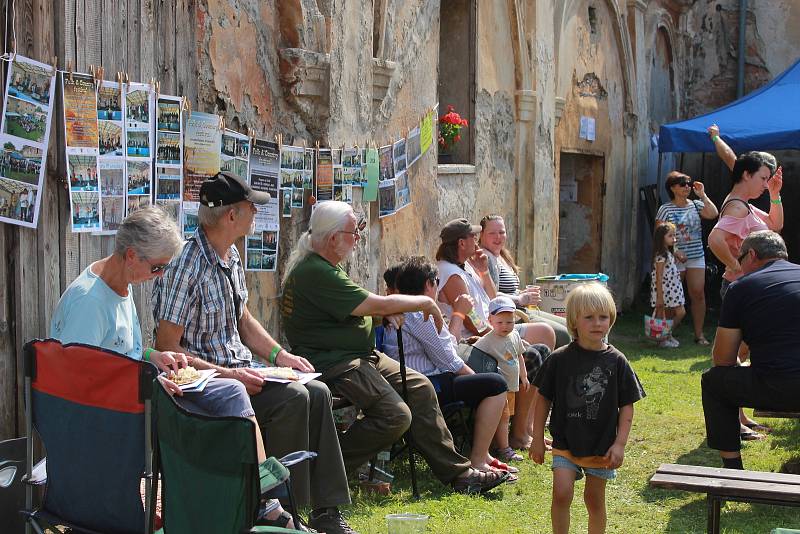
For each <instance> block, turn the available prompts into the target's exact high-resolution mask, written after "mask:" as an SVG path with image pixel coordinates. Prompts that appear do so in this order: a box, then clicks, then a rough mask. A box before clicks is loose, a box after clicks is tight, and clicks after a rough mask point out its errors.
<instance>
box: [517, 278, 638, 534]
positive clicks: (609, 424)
mask: <svg viewBox="0 0 800 534" xmlns="http://www.w3.org/2000/svg"><path fill="white" fill-rule="evenodd" d="M616 316H617V311H616V306H615V304H614V299H613V297H612V296H611V293H609V291H608V289H606V288H605V286H603V285H602V284H599V283H589V284H584V285H581V286H579V287H576V288H575V289H573V290H572V291H571V292H570V293H569V296H568V297H567V328H568V329H569V333H570V335H572V337H573V339H574V341H573V342H572V343H570V344H569V345H567V346H565V347H561V348H560V349H558V350H556V351H555V352H553V354H551V355H550V358H548V359H547V360H545V362H544V364H543V365H542V368H541V369H540V370H539V373H538V374H537V375H536V378H535V379H534V381H533V385H534V386H536V387H538V388H539V390H538V393H537V398H536V401H535V404H534V419H533V443H532V444H531V448H530V450H529V455H530V457H531V459H532V460H533V461H534V462H536V463H538V464H541V463H543V462H544V451H545V442H544V425H545V420H546V419H547V415H548V413H549V412H550V409H551V407H552V413H550V433H551V434H552V436H553V501H552V504H551V507H550V519H551V522H552V525H553V532H554V533H556V534H566V533H568V532H569V523H570V517H569V510H570V505H571V503H572V495H573V492H574V487H575V481H576V480H579V479H581V478H583V475H584V473H585V474H586V475H587V476H586V487H585V488H584V492H583V497H584V502H585V503H586V509H587V511H588V512H589V532H591V533H594V534H597V533H601V532H605V528H606V503H605V489H606V482H607V481H608V480H611V479H613V478H615V477H616V471H615V469H616V468H617V467H619V466H621V465H622V461H623V459H624V457H625V444H626V443H627V441H628V434H629V432H630V429H631V423H632V422H633V403H634V402H636V401H638V400H639V399H641V398H643V397H644V395H645V393H644V390H643V389H642V385H641V384H640V383H639V379H638V378H637V376H636V373H634V372H633V369H631V367H630V364H628V360H627V359H625V355H623V354H622V353H621V352H619V351H618V350H617V349H615V348H614V347H613V346H611V345H609V344H607V343H606V342H605V339H606V336H607V335H608V332H609V330H611V327H612V326H613V324H614V321H615V319H616Z"/></svg>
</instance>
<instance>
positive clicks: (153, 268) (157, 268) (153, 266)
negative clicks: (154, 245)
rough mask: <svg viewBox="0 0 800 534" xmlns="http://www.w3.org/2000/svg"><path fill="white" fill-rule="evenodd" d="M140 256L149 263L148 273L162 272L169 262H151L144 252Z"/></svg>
mask: <svg viewBox="0 0 800 534" xmlns="http://www.w3.org/2000/svg"><path fill="white" fill-rule="evenodd" d="M142 258H144V261H146V262H147V263H148V264H149V265H150V274H158V273H160V272H163V271H164V269H166V268H167V267H169V262H167V263H153V262H151V261H150V260H149V259H148V258H147V256H145V255H144V254H142Z"/></svg>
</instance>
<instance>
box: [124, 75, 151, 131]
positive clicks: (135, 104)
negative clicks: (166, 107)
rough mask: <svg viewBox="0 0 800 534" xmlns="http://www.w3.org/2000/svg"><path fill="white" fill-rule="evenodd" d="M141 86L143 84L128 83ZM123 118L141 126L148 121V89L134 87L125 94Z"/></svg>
mask: <svg viewBox="0 0 800 534" xmlns="http://www.w3.org/2000/svg"><path fill="white" fill-rule="evenodd" d="M130 85H131V86H137V87H142V85H143V84H130ZM125 111H126V113H125V118H126V119H127V121H128V122H135V123H139V124H141V125H142V126H144V125H147V124H149V123H150V90H149V88H147V89H145V88H142V89H134V90H133V91H129V92H128V94H127V95H125Z"/></svg>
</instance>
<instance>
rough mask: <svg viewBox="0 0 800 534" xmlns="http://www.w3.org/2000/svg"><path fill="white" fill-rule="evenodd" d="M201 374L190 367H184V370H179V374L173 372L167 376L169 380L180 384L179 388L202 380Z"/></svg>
mask: <svg viewBox="0 0 800 534" xmlns="http://www.w3.org/2000/svg"><path fill="white" fill-rule="evenodd" d="M200 376H201V375H200V372H199V371H198V370H197V369H195V368H194V367H192V366H191V365H189V366H188V367H184V368H182V369H178V372H177V373H175V372H171V373H168V374H167V378H168V379H170V380H172V381H173V382H175V383H176V384H178V385H179V386H183V385H185V384H191V383H192V382H194V381H195V380H197V379H198V378H200Z"/></svg>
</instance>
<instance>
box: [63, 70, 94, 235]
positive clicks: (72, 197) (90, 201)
mask: <svg viewBox="0 0 800 534" xmlns="http://www.w3.org/2000/svg"><path fill="white" fill-rule="evenodd" d="M61 88H62V92H61V94H62V95H63V109H64V139H65V143H66V149H65V151H64V153H65V157H66V163H67V182H68V185H69V204H70V224H71V226H72V231H73V232H94V231H98V230H100V227H101V223H100V216H101V213H102V204H101V202H100V175H99V172H98V166H97V157H98V154H99V136H98V130H97V93H96V86H95V83H94V78H92V76H90V75H88V74H74V73H71V74H69V75H62V77H61Z"/></svg>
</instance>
